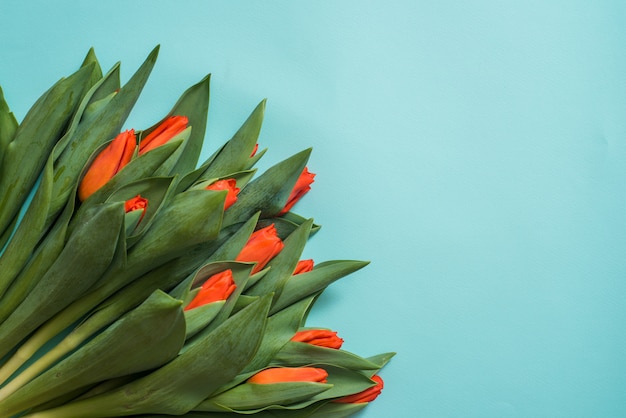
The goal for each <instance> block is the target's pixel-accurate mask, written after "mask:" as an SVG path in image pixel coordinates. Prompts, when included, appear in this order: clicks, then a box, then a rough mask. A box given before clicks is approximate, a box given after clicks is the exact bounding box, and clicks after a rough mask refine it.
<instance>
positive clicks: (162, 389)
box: [39, 297, 271, 418]
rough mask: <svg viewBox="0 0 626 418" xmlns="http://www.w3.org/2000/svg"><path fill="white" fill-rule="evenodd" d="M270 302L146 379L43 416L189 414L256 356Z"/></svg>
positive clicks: (242, 315)
mask: <svg viewBox="0 0 626 418" xmlns="http://www.w3.org/2000/svg"><path fill="white" fill-rule="evenodd" d="M270 301H271V298H270V297H265V298H262V299H259V300H258V301H257V302H255V303H253V304H252V305H250V306H248V307H247V308H245V309H243V310H242V311H240V312H238V313H237V314H236V315H234V316H232V317H231V318H229V319H228V320H227V321H225V322H224V323H223V324H222V325H221V326H220V327H218V328H217V329H215V330H214V331H213V332H212V333H210V334H209V335H207V336H206V337H205V338H204V339H203V341H202V342H201V343H198V344H196V345H195V346H194V347H192V348H191V349H190V350H187V351H186V352H184V353H183V354H181V355H179V356H178V357H176V358H175V359H174V360H172V361H170V362H169V363H167V364H166V365H164V366H162V367H160V368H159V369H157V370H155V371H153V372H152V373H150V374H148V375H147V376H145V377H142V378H139V379H137V380H135V381H133V382H131V383H129V384H127V385H124V386H122V387H120V388H118V389H115V390H112V391H109V392H107V393H104V394H101V395H97V396H93V397H90V398H87V399H83V400H79V401H76V402H72V403H68V404H66V405H63V406H60V407H58V408H55V409H52V410H49V411H44V412H40V413H39V414H40V416H41V417H48V418H51V417H71V416H80V417H82V418H90V417H111V416H127V415H138V414H170V415H182V414H185V413H187V412H188V411H190V410H191V409H192V408H194V407H195V406H196V405H198V404H199V403H200V402H202V401H203V400H204V399H206V398H208V397H209V396H211V394H212V393H213V392H214V391H215V389H216V388H218V387H219V386H221V385H223V384H224V383H226V382H228V381H230V380H231V379H232V378H233V377H234V376H236V375H237V374H238V373H239V372H240V371H241V369H242V368H243V367H244V366H245V365H246V364H247V362H248V361H249V360H250V359H251V358H252V356H253V355H254V353H255V352H256V349H257V347H258V345H259V342H260V338H261V336H262V335H263V329H264V326H265V321H266V315H267V310H268V309H269V304H270Z"/></svg>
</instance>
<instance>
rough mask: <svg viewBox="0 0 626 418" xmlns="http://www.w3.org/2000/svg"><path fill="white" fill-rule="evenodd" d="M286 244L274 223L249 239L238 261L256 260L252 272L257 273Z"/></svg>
mask: <svg viewBox="0 0 626 418" xmlns="http://www.w3.org/2000/svg"><path fill="white" fill-rule="evenodd" d="M284 246H285V244H283V241H282V240H281V239H280V238H279V237H278V234H277V232H276V227H275V226H274V224H271V225H269V226H266V227H265V228H262V229H259V230H258V231H255V232H253V233H252V235H251V236H250V239H248V242H247V243H246V245H245V246H244V247H243V249H242V250H241V252H240V253H239V255H238V256H237V258H236V259H235V260H236V261H243V262H256V265H255V266H254V268H253V269H252V272H251V274H254V273H257V272H259V271H261V270H262V269H263V267H265V266H266V265H267V263H269V262H270V260H271V259H272V258H274V256H276V254H278V253H279V252H280V251H281V250H282V249H283V247H284Z"/></svg>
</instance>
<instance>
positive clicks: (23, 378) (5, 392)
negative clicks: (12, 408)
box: [0, 332, 89, 402]
mask: <svg viewBox="0 0 626 418" xmlns="http://www.w3.org/2000/svg"><path fill="white" fill-rule="evenodd" d="M85 334H89V332H87V333H82V334H70V335H68V336H67V337H66V338H64V339H63V341H61V342H60V343H59V344H58V345H57V346H56V347H54V348H52V349H51V350H50V351H48V352H47V353H46V354H44V355H43V356H42V357H40V358H39V359H37V361H35V362H34V363H33V364H31V365H30V366H28V368H26V369H25V370H24V371H22V372H21V373H20V374H18V375H17V376H15V378H14V379H13V380H11V381H9V382H8V383H7V384H6V385H5V386H4V387H2V388H0V402H1V401H3V400H4V399H6V398H7V397H9V396H10V395H11V394H12V393H14V392H15V391H16V390H18V389H19V388H21V387H22V386H24V385H25V384H26V383H28V382H30V381H31V380H32V379H34V378H36V377H37V376H38V375H39V374H41V373H43V372H44V371H46V370H47V369H48V368H49V367H50V366H52V365H53V364H54V363H56V362H57V361H58V360H59V359H61V358H62V357H63V356H64V355H65V354H67V353H69V352H71V351H72V350H73V349H75V348H76V347H78V345H79V344H80V343H82V342H83V341H85V340H86V339H87V338H88V337H89V335H85ZM11 360H13V358H12V359H11ZM19 360H21V361H22V363H23V362H24V361H26V360H28V358H25V357H24V355H23V354H22V355H21V356H20V358H19ZM18 367H19V365H18Z"/></svg>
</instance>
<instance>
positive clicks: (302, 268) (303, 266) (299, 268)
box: [293, 259, 313, 276]
mask: <svg viewBox="0 0 626 418" xmlns="http://www.w3.org/2000/svg"><path fill="white" fill-rule="evenodd" d="M311 270H313V260H310V259H309V260H300V261H298V264H297V265H296V268H295V270H294V271H293V275H294V276H295V275H296V274H302V273H306V272H308V271H311Z"/></svg>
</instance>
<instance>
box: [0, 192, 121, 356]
mask: <svg viewBox="0 0 626 418" xmlns="http://www.w3.org/2000/svg"><path fill="white" fill-rule="evenodd" d="M122 206H123V205H122V204H121V203H118V204H111V205H106V206H103V207H102V208H101V209H100V210H98V211H96V213H94V216H93V217H92V218H91V219H90V220H89V221H88V222H86V223H85V224H84V225H83V228H81V229H80V230H77V231H76V232H75V233H74V234H73V235H72V236H71V237H70V239H69V240H68V242H67V245H66V246H65V248H64V249H63V251H62V252H61V254H60V255H59V257H58V258H57V260H56V261H55V263H54V264H53V265H52V266H51V267H50V269H49V270H48V271H47V272H46V274H45V276H44V277H42V278H41V280H40V281H39V283H38V285H37V286H36V287H35V288H34V289H33V290H32V292H30V293H29V294H28V295H27V296H26V298H25V299H24V300H23V301H22V303H21V304H20V305H19V306H18V307H17V308H16V309H15V310H14V311H13V312H12V314H11V315H10V316H9V317H8V318H7V319H6V320H5V321H4V323H2V325H0V357H2V356H4V355H5V354H6V353H8V352H9V351H11V349H12V348H13V347H14V346H15V345H16V344H17V343H19V342H20V341H21V340H22V339H23V338H24V337H26V336H27V335H28V334H30V333H31V332H32V331H33V330H35V328H37V327H38V326H40V325H41V324H43V323H44V322H45V321H46V320H48V319H49V318H50V317H52V316H53V315H54V314H56V313H57V312H59V311H61V310H62V309H63V308H64V307H66V306H67V305H69V304H70V303H71V302H72V301H74V300H75V299H77V298H78V297H80V296H81V295H82V294H83V293H85V292H86V291H87V290H88V289H89V288H90V287H91V286H92V285H94V284H95V283H96V282H97V281H98V280H99V279H100V276H101V275H102V274H103V273H104V271H105V270H106V269H107V268H108V267H109V264H110V263H111V261H112V260H113V256H114V255H115V252H116V247H117V242H118V238H119V235H120V231H121V227H122V222H123V219H124V216H123V215H124V210H123V207H122Z"/></svg>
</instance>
